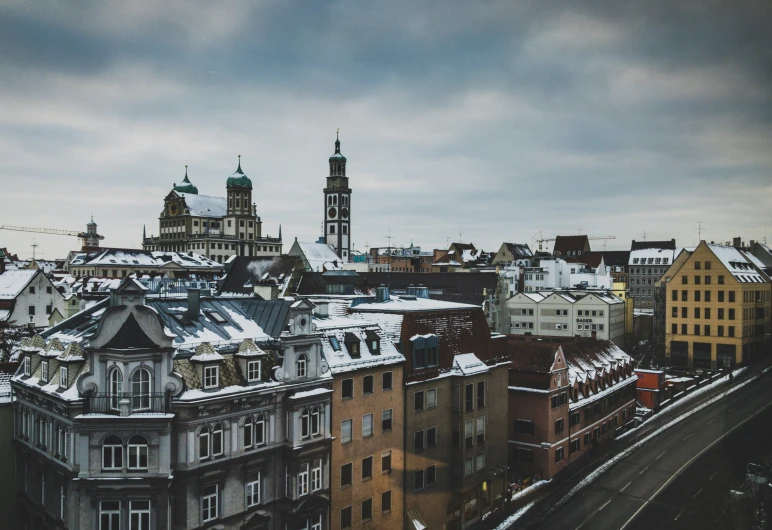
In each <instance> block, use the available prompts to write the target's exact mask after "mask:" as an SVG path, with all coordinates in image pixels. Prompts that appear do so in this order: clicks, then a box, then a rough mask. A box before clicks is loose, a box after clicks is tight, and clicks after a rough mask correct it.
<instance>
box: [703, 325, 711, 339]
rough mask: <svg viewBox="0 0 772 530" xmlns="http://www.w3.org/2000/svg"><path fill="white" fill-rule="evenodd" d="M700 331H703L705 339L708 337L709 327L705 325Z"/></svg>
mask: <svg viewBox="0 0 772 530" xmlns="http://www.w3.org/2000/svg"><path fill="white" fill-rule="evenodd" d="M702 331H703V335H705V336H706V337H710V326H707V325H706V326H703V330H702Z"/></svg>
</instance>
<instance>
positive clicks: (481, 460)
mask: <svg viewBox="0 0 772 530" xmlns="http://www.w3.org/2000/svg"><path fill="white" fill-rule="evenodd" d="M476 469H477V471H481V470H483V469H485V453H477V463H476Z"/></svg>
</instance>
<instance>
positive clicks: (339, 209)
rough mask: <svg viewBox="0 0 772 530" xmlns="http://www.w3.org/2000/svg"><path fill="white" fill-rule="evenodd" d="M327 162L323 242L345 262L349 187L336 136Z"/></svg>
mask: <svg viewBox="0 0 772 530" xmlns="http://www.w3.org/2000/svg"><path fill="white" fill-rule="evenodd" d="M329 164H330V174H329V175H328V177H327V186H325V188H324V242H325V243H327V244H328V245H330V246H331V247H332V248H333V250H334V251H335V253H336V254H337V255H338V258H339V259H340V260H341V261H340V262H341V263H346V262H348V260H349V257H350V253H351V188H350V187H349V185H348V176H347V175H346V157H345V156H343V154H342V153H341V152H340V138H338V137H337V136H336V138H335V153H333V155H332V156H331V157H330V160H329Z"/></svg>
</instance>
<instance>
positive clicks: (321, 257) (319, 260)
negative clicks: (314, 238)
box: [289, 241, 341, 272]
mask: <svg viewBox="0 0 772 530" xmlns="http://www.w3.org/2000/svg"><path fill="white" fill-rule="evenodd" d="M289 255H291V256H302V257H303V259H304V260H305V262H306V263H307V264H308V268H309V269H310V270H311V271H313V272H324V271H327V270H332V269H340V268H341V259H340V257H338V255H337V254H336V253H335V249H334V248H333V247H332V245H328V244H327V243H302V242H300V241H295V243H293V245H292V248H290V251H289Z"/></svg>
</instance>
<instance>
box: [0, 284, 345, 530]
mask: <svg viewBox="0 0 772 530" xmlns="http://www.w3.org/2000/svg"><path fill="white" fill-rule="evenodd" d="M312 310H313V306H312V305H311V304H310V303H308V302H306V301H302V300H301V301H295V302H289V301H285V300H279V301H261V300H256V299H254V298H252V299H250V298H245V297H236V298H210V297H199V295H198V291H195V290H192V291H190V294H189V296H188V297H187V298H171V299H155V298H148V297H147V295H146V288H144V287H143V286H142V285H141V284H139V283H138V282H136V281H135V280H133V279H130V278H127V279H124V280H123V281H122V282H121V284H120V286H119V287H118V288H117V289H115V290H114V291H113V292H112V293H111V296H110V298H109V299H105V300H103V301H101V302H99V303H98V304H96V305H94V306H92V307H91V308H90V309H88V310H86V311H83V312H81V313H79V314H78V315H76V316H75V317H73V318H72V319H70V320H67V321H65V322H63V323H61V324H60V325H59V326H57V327H54V328H52V329H50V330H48V331H47V332H46V333H45V334H44V336H40V335H37V336H35V337H33V338H32V339H25V341H24V342H23V344H22V352H23V357H22V359H21V362H22V364H21V368H20V369H19V371H18V372H17V374H16V376H15V377H14V378H13V380H12V385H13V388H14V393H15V395H16V397H17V399H16V402H15V404H14V413H15V422H16V425H17V426H18V428H17V429H16V430H15V451H16V462H17V468H16V477H17V482H16V485H17V491H18V497H17V500H18V508H19V510H18V511H19V516H20V519H21V527H22V528H36V529H37V528H52V527H56V528H94V529H116V528H138V529H144V528H149V529H153V528H156V529H160V528H171V529H174V530H183V529H185V530H187V529H190V528H220V529H223V530H226V529H227V530H236V529H239V530H240V529H244V528H256V529H272V530H286V529H288V528H290V529H300V528H309V529H322V528H326V527H327V521H328V520H329V498H330V497H329V491H330V471H331V470H330V444H331V443H332V438H331V430H330V422H331V416H332V413H331V394H332V390H331V389H330V385H331V383H332V377H331V375H330V370H329V366H328V365H327V363H326V361H325V360H324V358H323V356H322V344H321V334H320V333H319V332H317V331H315V330H314V329H313V327H312V322H311V319H312Z"/></svg>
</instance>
